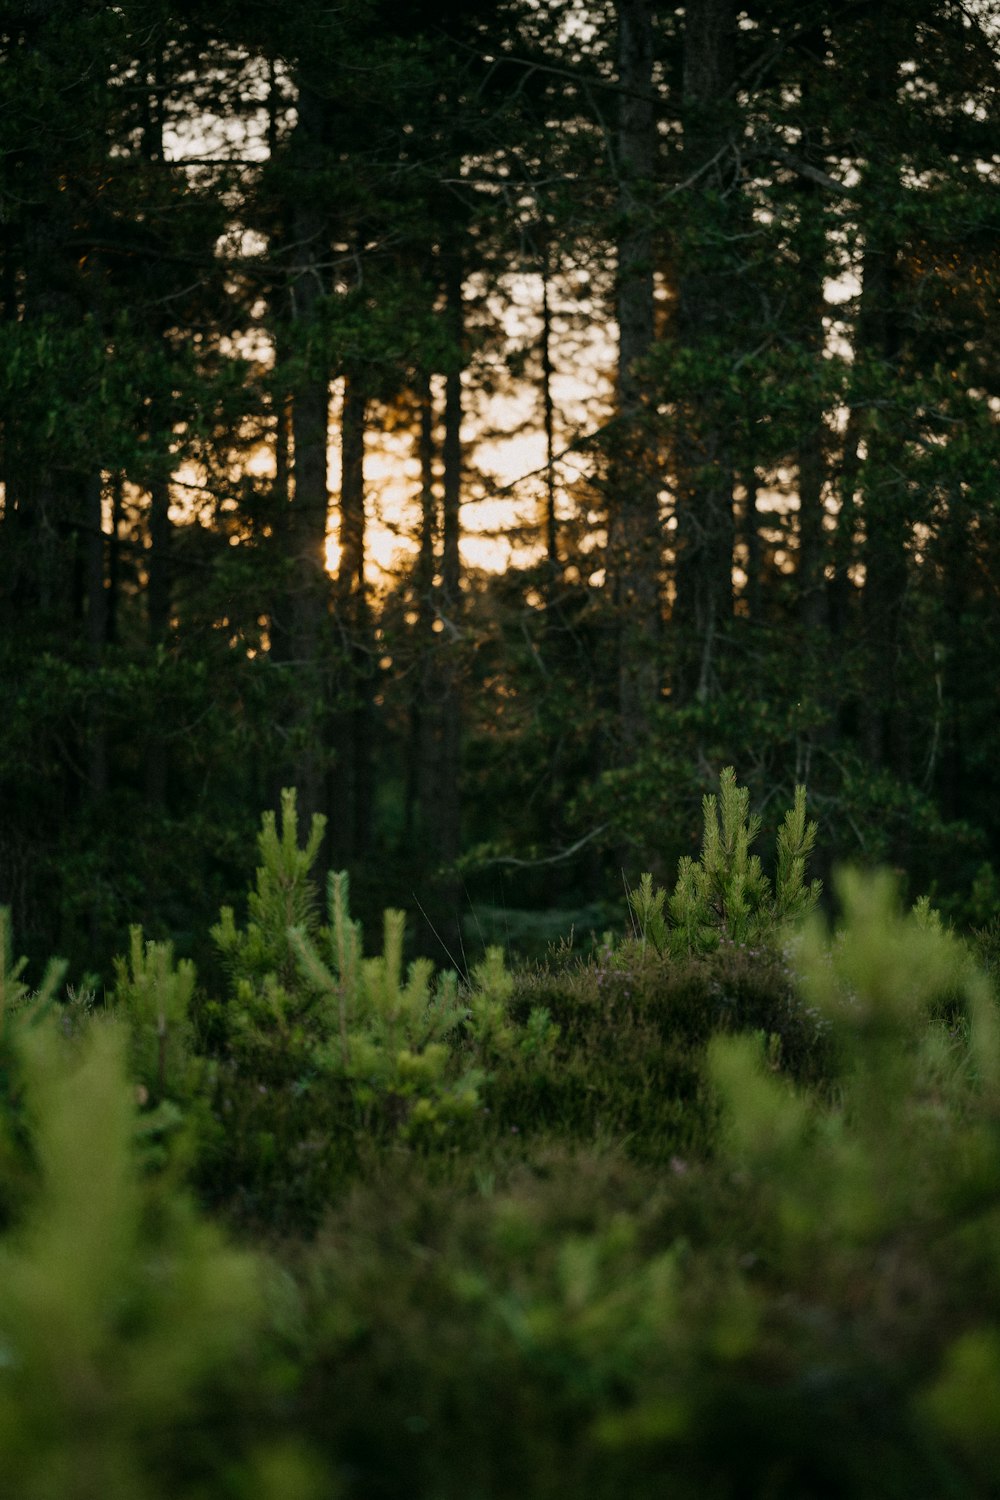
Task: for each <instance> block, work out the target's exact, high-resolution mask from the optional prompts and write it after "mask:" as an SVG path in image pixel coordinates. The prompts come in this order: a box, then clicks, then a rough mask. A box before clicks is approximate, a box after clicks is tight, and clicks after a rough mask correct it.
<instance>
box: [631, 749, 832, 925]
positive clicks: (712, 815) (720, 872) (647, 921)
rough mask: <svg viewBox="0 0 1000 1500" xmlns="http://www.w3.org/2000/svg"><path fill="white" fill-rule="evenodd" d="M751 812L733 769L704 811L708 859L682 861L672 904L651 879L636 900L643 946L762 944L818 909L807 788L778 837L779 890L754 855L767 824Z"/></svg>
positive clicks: (646, 878) (647, 878) (799, 789)
mask: <svg viewBox="0 0 1000 1500" xmlns="http://www.w3.org/2000/svg"><path fill="white" fill-rule="evenodd" d="M749 809H750V792H749V789H748V788H747V787H740V786H738V785H737V783H736V772H735V771H734V770H733V768H732V766H727V767H726V769H725V770H724V771H723V772H722V776H721V778H720V784H719V796H718V798H716V797H715V796H714V795H709V796H706V797H705V798H704V800H703V803H702V810H703V816H704V836H703V839H702V849H701V858H700V859H699V860H697V861H696V860H693V859H691V858H690V857H689V856H687V855H684V856H682V858H681V860H680V863H679V864H678V867H677V882H676V885H675V886H674V890H673V892H672V893H671V895H670V897H669V899H668V898H667V893H666V892H665V891H664V890H660V889H657V890H654V888H653V877H652V875H650V874H646V875H643V877H642V880H641V882H640V885H639V889H638V890H637V891H635V892H631V893H630V894H629V905H630V906H631V908H632V913H633V915H634V917H635V921H636V924H637V927H638V934H639V938H640V941H641V942H643V943H651V944H652V946H653V947H654V948H655V949H656V950H657V952H659V953H667V952H669V953H672V954H681V953H689V954H690V953H705V952H708V951H709V950H710V949H711V948H713V947H715V946H716V945H717V944H718V943H719V942H720V940H723V939H726V940H728V941H729V942H732V943H762V942H765V941H771V940H773V939H774V938H775V937H776V935H777V934H778V932H779V931H780V930H781V927H782V925H783V924H785V923H787V922H795V921H798V920H800V919H801V918H802V917H804V916H805V915H806V913H807V912H809V911H810V910H811V909H812V907H813V906H815V904H816V902H817V901H818V900H819V895H820V883H819V881H818V880H814V881H813V882H812V884H811V885H806V881H805V869H806V861H807V859H808V857H809V854H810V852H811V851H812V848H813V846H814V844H815V842H816V824H815V823H807V822H806V791H805V787H803V786H799V787H796V789H795V804H794V806H793V807H792V808H791V809H790V810H789V811H788V812H787V813H786V815H785V818H784V821H783V822H782V824H781V827H780V828H779V830H778V843H777V869H776V873H775V881H774V885H773V887H772V885H771V882H770V880H769V879H768V877H767V875H765V873H764V869H763V866H762V865H761V862H760V858H759V856H758V855H756V854H751V853H750V846H751V844H752V843H753V842H754V840H755V839H756V838H757V835H758V834H759V832H760V817H759V816H758V815H757V814H756V813H755V814H753V816H751V815H750V811H749Z"/></svg>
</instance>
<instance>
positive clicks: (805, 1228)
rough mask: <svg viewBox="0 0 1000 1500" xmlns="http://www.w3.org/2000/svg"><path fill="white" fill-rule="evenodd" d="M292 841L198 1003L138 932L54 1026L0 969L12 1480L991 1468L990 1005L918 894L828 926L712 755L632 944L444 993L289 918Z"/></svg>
mask: <svg viewBox="0 0 1000 1500" xmlns="http://www.w3.org/2000/svg"><path fill="white" fill-rule="evenodd" d="M317 829H318V825H314V830H313V835H314V836H313V838H312V839H308V840H306V842H305V844H302V843H300V834H299V830H298V825H297V821H296V817H295V798H294V795H292V794H290V793H289V794H286V795H285V797H284V798H283V806H282V822H281V823H280V825H279V824H278V822H277V821H276V820H274V819H272V818H268V819H265V821H264V825H263V829H262V833H261V838H260V850H261V863H260V867H259V869H258V871H257V875H256V880H255V883H254V886H253V888H252V890H251V892H250V895H249V898H248V917H247V920H246V922H245V923H240V922H238V921H237V918H236V916H235V913H233V912H229V913H228V914H224V916H223V919H222V921H221V922H220V923H219V925H218V927H217V928H216V941H217V943H218V947H219V952H220V955H221V957H222V960H223V971H224V976H223V979H222V980H221V981H220V982H219V983H218V985H213V986H211V987H210V988H209V989H208V990H201V991H199V989H198V987H197V986H196V983H195V975H194V971H193V968H192V966H191V965H190V964H189V963H186V962H184V961H181V962H180V963H175V962H174V960H173V955H172V952H171V949H170V947H169V945H167V944H162V943H155V942H154V943H150V942H146V941H144V939H143V937H142V934H141V932H140V931H139V930H138V929H135V930H134V931H133V933H132V940H131V946H130V951H129V954H128V956H127V958H125V959H122V960H120V961H119V962H118V964H117V966H116V985H115V989H114V991H113V994H112V1005H113V1014H112V1015H111V1016H108V1015H102V1014H93V1013H92V1012H91V1011H87V1010H84V1009H75V1010H71V1009H69V1008H68V1007H67V1008H66V1009H65V1010H64V1011H63V1013H62V1017H61V1019H62V1022H63V1024H55V1021H54V1018H53V1016H52V1015H51V1014H50V1012H51V1011H53V1010H54V1009H55V1007H56V1004H57V1002H56V1000H55V997H54V994H53V992H52V989H51V986H50V990H49V994H48V997H47V1002H46V1006H39V1005H37V1004H36V1005H31V1004H30V1003H29V1002H30V997H29V995H28V993H27V991H26V989H25V986H24V981H23V979H22V978H21V977H20V973H21V971H20V969H17V972H16V973H15V968H16V966H14V965H12V963H11V961H10V958H9V956H8V958H7V961H6V965H5V969H4V985H5V994H6V995H7V996H8V997H9V998H12V1000H13V1009H11V1008H10V1007H8V1013H7V1022H6V1024H5V1027H4V1031H3V1033H2V1036H0V1042H2V1045H3V1048H4V1051H3V1054H2V1057H3V1062H4V1067H5V1069H6V1070H7V1071H6V1072H5V1075H4V1076H5V1078H6V1079H8V1080H9V1084H8V1086H7V1093H6V1095H5V1096H4V1098H3V1101H2V1102H3V1111H4V1121H5V1129H6V1130H7V1131H8V1143H9V1144H10V1146H11V1149H6V1150H5V1154H4V1155H3V1156H0V1187H2V1189H3V1192H4V1195H5V1198H4V1201H5V1202H6V1203H7V1204H8V1205H9V1208H8V1221H9V1223H8V1227H7V1229H6V1232H5V1233H4V1234H3V1236H2V1238H0V1272H2V1278H3V1285H4V1288H5V1296H4V1299H3V1301H2V1305H0V1442H2V1443H3V1444H4V1448H5V1458H6V1455H7V1453H8V1452H9V1454H10V1465H11V1467H10V1469H9V1472H10V1473H11V1474H12V1475H13V1480H12V1483H16V1486H17V1493H18V1494H19V1495H20V1494H23V1495H25V1496H26V1497H28V1500H55V1497H56V1496H57V1495H58V1496H60V1500H61V1497H62V1496H63V1495H67V1496H70V1497H75V1496H77V1495H79V1496H80V1500H84V1497H86V1500H90V1497H91V1496H94V1497H96V1496H97V1495H98V1494H100V1495H102V1496H103V1495H104V1494H106V1493H108V1494H118V1493H121V1494H125V1495H129V1496H132V1495H135V1496H136V1497H138V1500H146V1497H149V1500H157V1497H159V1496H160V1495H164V1496H165V1495H168V1494H169V1495H171V1496H173V1495H178V1496H182V1497H186V1496H190V1497H191V1500H195V1497H196V1496H197V1497H201V1500H215V1497H216V1496H218V1497H219V1500H233V1497H235V1500H243V1497H244V1496H246V1497H247V1500H249V1497H251V1496H253V1497H254V1500H256V1497H257V1496H258V1495H263V1496H269V1495H274V1496H275V1497H277V1496H278V1495H279V1494H280V1495H282V1496H284V1495H286V1494H288V1495H291V1496H299V1497H302V1500H306V1497H312V1496H319V1495H321V1494H322V1495H326V1494H329V1493H335V1492H337V1491H336V1490H332V1489H331V1487H330V1485H331V1481H330V1480H329V1478H328V1475H332V1476H335V1477H336V1479H338V1480H339V1481H340V1484H341V1492H343V1493H344V1494H345V1496H346V1497H356V1500H370V1497H374V1496H381V1495H389V1494H397V1493H400V1492H401V1491H403V1490H405V1491H406V1493H408V1494H413V1495H414V1496H416V1497H424V1496H426V1497H428V1500H430V1497H434V1500H467V1497H468V1496H469V1495H470V1494H472V1495H483V1496H486V1495H489V1496H490V1497H491V1500H507V1497H510V1500H514V1497H515V1496H520V1495H523V1494H525V1493H530V1494H532V1495H537V1496H539V1497H541V1500H564V1497H565V1496H567V1495H570V1494H580V1493H586V1494H587V1495H588V1496H593V1497H595V1500H617V1497H618V1496H620V1495H622V1494H628V1495H630V1496H635V1497H636V1500H646V1497H648V1500H654V1497H659V1496H661V1495H662V1494H664V1493H670V1494H676V1495H678V1496H680V1497H681V1500H696V1497H698V1500H700V1497H702V1496H704V1495H719V1496H724V1495H730V1494H733V1493H736V1492H737V1491H738V1492H739V1493H741V1494H743V1493H745V1494H747V1495H748V1496H753V1497H758V1496H759V1497H762V1500H763V1497H765V1496H767V1497H769V1500H773V1497H777V1500H795V1497H797V1496H800V1495H803V1494H819V1493H831V1494H837V1495H844V1496H858V1497H863V1496H867V1495H868V1494H870V1493H872V1476H873V1475H876V1476H878V1480H879V1493H884V1494H886V1495H887V1496H891V1497H893V1500H895V1497H898V1500H904V1497H906V1500H908V1497H909V1496H911V1495H912V1494H915V1493H934V1494H950V1495H954V1496H956V1497H959V1500H979V1497H980V1496H985V1495H987V1494H990V1493H992V1488H993V1487H994V1485H993V1477H994V1472H995V1464H996V1454H997V1439H996V1430H997V1429H996V1399H995V1392H994V1390H993V1385H994V1383H995V1376H996V1373H997V1346H996V1329H997V1328H998V1327H1000V1259H998V1256H997V1250H996V1245H997V1243H998V1238H997V1210H996V1203H997V1201H998V1198H1000V1167H998V1165H997V1163H998V1162H1000V1153H998V1150H997V1123H996V1122H997V1120H998V1119H1000V1010H998V1005H997V999H996V996H995V993H994V990H993V987H992V985H991V982H990V978H989V976H988V975H987V974H986V973H985V972H984V971H983V970H982V969H981V968H980V967H979V963H978V961H977V958H976V956H975V954H974V951H973V949H972V948H971V947H970V946H969V945H968V944H967V943H966V942H965V941H964V940H963V939H961V938H960V937H959V936H958V935H956V934H955V933H954V932H953V931H951V930H950V929H949V928H947V927H946V926H945V924H944V923H943V922H942V920H941V918H940V916H939V915H938V914H937V913H936V912H935V910H934V909H933V908H932V907H931V905H930V903H929V901H927V900H921V901H919V902H918V903H917V904H916V906H915V907H914V908H913V909H912V910H907V909H906V907H905V905H904V903H903V902H902V900H901V897H900V893H899V888H898V883H897V882H896V881H894V880H893V879H892V878H890V877H889V876H888V875H885V874H878V873H876V874H874V875H871V874H868V875H862V874H860V873H858V872H851V871H841V872H840V873H839V874H838V875H837V876H836V878H835V881H834V894H835V896H836V898H837V900H838V902H839V905H840V909H841V917H840V919H839V922H838V925H837V927H836V929H835V930H834V931H833V932H831V931H829V929H828V927H827V925H826V924H825V922H824V921H823V920H822V919H821V918H820V916H819V915H818V914H817V913H816V912H815V911H810V910H809V908H810V907H811V906H812V905H813V903H814V901H815V894H816V892H815V887H810V886H809V885H808V884H807V882H806V876H805V860H806V856H807V855H808V853H809V852H810V848H811V843H812V836H813V830H812V829H811V828H810V827H809V826H808V825H807V823H806V820H805V808H804V801H803V798H802V796H801V794H800V795H799V796H798V797H797V799H796V804H795V807H794V808H793V810H792V812H791V813H790V814H789V815H788V817H787V818H786V819H785V822H784V825H783V827H782V830H781V832H780V835H779V839H778V844H777V859H776V874H775V879H774V883H773V885H772V883H771V881H770V880H768V879H767V877H766V876H765V875H764V873H763V870H762V868H761V866H760V863H759V862H755V860H754V857H753V855H752V854H751V852H750V850H751V844H752V841H753V838H754V836H755V833H756V831H757V830H756V826H755V820H754V819H753V818H752V817H751V816H750V815H749V804H748V800H747V798H746V795H745V793H741V792H740V791H739V790H738V789H737V788H736V786H735V778H733V777H731V776H729V775H727V777H726V778H724V781H723V787H722V795H721V796H720V798H719V799H718V801H715V800H714V799H706V803H705V834H704V840H703V849H702V857H701V861H700V862H699V864H698V865H697V867H694V868H696V872H697V873H696V874H695V875H692V874H691V873H690V872H688V874H687V875H686V877H685V879H686V881H687V884H684V883H683V882H682V881H681V880H680V879H679V880H678V884H677V888H676V889H675V892H674V894H673V897H669V896H668V895H667V894H666V893H665V892H663V891H662V890H661V891H657V890H656V889H654V887H653V885H652V881H651V880H650V879H647V880H645V881H644V882H643V884H642V886H641V887H640V891H639V893H638V896H637V897H636V898H633V901H632V903H631V904H632V915H633V920H641V924H642V925H641V929H640V937H639V939H636V938H635V937H633V938H632V939H630V940H628V941H625V942H616V941H614V939H613V938H609V939H608V940H606V941H605V943H604V944H603V946H602V947H601V948H600V949H599V950H598V951H597V952H596V953H595V954H592V955H591V956H589V957H587V958H578V957H574V956H573V954H572V950H571V949H568V948H567V949H564V950H563V951H562V952H560V953H558V954H555V955H553V956H552V958H551V959H550V960H549V962H548V963H546V964H544V965H540V966H537V967H535V968H532V969H523V970H520V971H518V970H513V971H512V970H511V969H510V968H509V967H508V965H507V963H506V962H505V959H504V956H503V953H502V951H501V950H500V949H499V948H491V949H488V950H487V952H486V954H485V956H484V958H483V959H482V961H481V962H480V963H479V964H478V965H476V966H475V967H474V969H473V971H472V974H471V977H470V981H469V983H468V984H466V985H461V984H460V983H459V982H458V980H457V979H456V977H455V976H454V975H453V974H450V973H445V974H442V975H437V976H436V975H435V974H434V972H433V970H432V967H431V965H430V964H429V963H427V962H426V961H424V960H421V959H410V960H408V958H407V955H406V951H405V920H404V916H403V913H402V912H400V911H397V910H392V909H390V910H388V911H387V912H385V914H384V918H383V931H382V941H381V944H380V951H379V952H377V953H376V954H374V955H371V956H369V955H368V954H366V953H365V944H364V941H363V936H362V931H361V927H360V925H359V924H358V922H357V921H356V920H355V919H354V918H353V916H352V912H351V906H350V882H349V879H348V877H347V875H346V873H344V872H340V873H338V874H335V875H333V876H331V877H330V879H329V881H328V885H327V909H326V911H325V913H321V912H320V909H319V906H318V902H317V900H316V897H315V888H314V886H313V883H312V873H313V868H314V865H315V861H316V858H317V853H318V846H319V839H318V836H316V835H317ZM319 831H321V830H319ZM691 892H693V893H694V894H693V895H691V894H690V893H691ZM678 893H679V894H678ZM684 901H690V902H692V903H693V904H694V905H693V909H694V910H695V912H696V914H697V920H692V921H691V922H690V923H689V924H688V926H687V927H685V926H684V923H683V921H682V920H681V918H683V915H684V911H685V909H686V908H685V907H684V905H683V902H684ZM678 934H680V937H678ZM692 935H693V936H692ZM7 948H8V955H9V951H10V945H9V942H8V944H7ZM53 982H54V981H53ZM11 1019H13V1022H14V1023H16V1024H11ZM137 1105H138V1107H137ZM167 1106H169V1107H170V1108H171V1109H172V1110H174V1111H176V1123H177V1124H181V1125H183V1129H179V1130H176V1131H174V1133H173V1135H171V1127H170V1126H168V1124H167V1123H165V1118H161V1116H163V1112H164V1110H165V1108H166V1107H167ZM81 1120H85V1121H86V1125H87V1128H86V1129H85V1130H81V1129H80V1126H79V1122H80V1121H81ZM171 1139H173V1140H175V1141H177V1142H181V1141H183V1142H184V1146H185V1149H183V1150H177V1149H176V1148H175V1149H171V1150H167V1149H166V1146H167V1144H168V1143H169V1141H170V1140H171ZM184 1172H188V1173H189V1174H190V1175H191V1177H192V1180H193V1181H194V1183H195V1184H196V1186H197V1188H198V1190H199V1192H200V1193H201V1195H202V1198H203V1200H204V1202H205V1203H206V1204H211V1205H214V1207H215V1208H216V1209H217V1210H221V1211H222V1212H223V1213H224V1215H225V1216H226V1217H227V1218H230V1219H235V1220H236V1221H237V1222H239V1224H240V1225H241V1228H242V1229H243V1231H244V1232H248V1231H251V1230H254V1229H256V1230H257V1231H258V1232H259V1231H261V1230H265V1231H266V1233H267V1235H268V1238H269V1242H270V1243H271V1245H272V1247H273V1248H272V1251H271V1256H270V1258H268V1259H265V1258H264V1257H263V1256H260V1255H252V1254H250V1253H248V1252H245V1251H244V1252H239V1253H237V1252H235V1251H233V1250H231V1249H229V1248H228V1247H227V1246H226V1244H225V1242H224V1241H223V1239H222V1238H221V1236H220V1234H219V1232H218V1231H217V1230H216V1229H214V1228H212V1227H210V1224H209V1223H208V1222H207V1221H206V1220H204V1219H202V1218H201V1217H199V1214H198V1213H197V1212H196V1210H195V1209H194V1207H193V1205H192V1203H191V1201H190V1199H189V1198H188V1196H187V1194H186V1192H185V1191H184V1189H183V1188H182V1186H181V1176H182V1174H183V1173H184ZM8 1179H9V1181H8ZM15 1186H16V1191H15ZM181 1430H183V1431H184V1432H185V1433H186V1434H188V1437H187V1439H186V1441H185V1442H184V1443H178V1441H177V1434H178V1432H179V1431H181ZM6 1472H7V1471H6V1470H5V1475H6Z"/></svg>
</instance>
